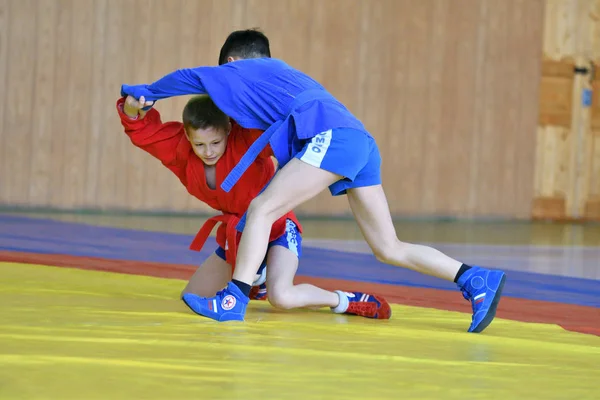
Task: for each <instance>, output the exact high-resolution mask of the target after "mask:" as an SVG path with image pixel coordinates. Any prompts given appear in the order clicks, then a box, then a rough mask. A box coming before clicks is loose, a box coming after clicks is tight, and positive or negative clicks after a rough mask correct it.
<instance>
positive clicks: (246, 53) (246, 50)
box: [219, 28, 271, 65]
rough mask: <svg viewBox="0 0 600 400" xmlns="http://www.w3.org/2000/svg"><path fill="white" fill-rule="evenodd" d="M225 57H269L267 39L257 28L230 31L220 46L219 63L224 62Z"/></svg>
mask: <svg viewBox="0 0 600 400" xmlns="http://www.w3.org/2000/svg"><path fill="white" fill-rule="evenodd" d="M227 57H240V58H244V59H246V58H263V57H269V58H270V57H271V48H270V47H269V39H268V38H267V37H266V36H265V34H264V33H262V32H261V31H260V30H258V28H252V29H245V30H240V31H235V32H232V33H230V34H229V36H228V37H227V39H226V40H225V43H224V44H223V47H221V53H220V54H219V65H223V64H226V63H227Z"/></svg>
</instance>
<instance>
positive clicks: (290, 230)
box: [215, 219, 302, 267]
mask: <svg viewBox="0 0 600 400" xmlns="http://www.w3.org/2000/svg"><path fill="white" fill-rule="evenodd" d="M273 246H283V247H285V248H286V249H288V250H291V251H292V252H293V253H294V254H295V255H296V256H298V258H300V256H301V255H302V234H301V233H300V232H298V227H297V226H296V224H295V223H294V221H292V220H291V219H288V220H286V221H285V233H284V234H283V235H281V236H280V237H278V238H277V239H275V240H273V241H272V242H269V247H268V248H267V249H270V248H271V247H273ZM215 254H216V255H217V256H219V257H220V258H221V259H222V260H223V261H225V250H224V249H223V248H222V247H221V246H219V247H217V250H215ZM266 263H267V256H266V255H265V259H264V260H263V262H262V265H261V267H262V266H263V265H265V264H266Z"/></svg>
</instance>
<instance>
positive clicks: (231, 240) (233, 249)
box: [190, 214, 240, 268]
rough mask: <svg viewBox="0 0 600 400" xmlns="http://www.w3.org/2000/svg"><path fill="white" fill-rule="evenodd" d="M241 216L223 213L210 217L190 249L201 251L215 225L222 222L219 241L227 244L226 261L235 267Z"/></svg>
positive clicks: (218, 232) (218, 231) (218, 236)
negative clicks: (238, 226) (238, 225)
mask: <svg viewBox="0 0 600 400" xmlns="http://www.w3.org/2000/svg"><path fill="white" fill-rule="evenodd" d="M239 221H240V218H239V217H238V216H237V215H234V214H222V215H216V216H214V217H212V218H209V219H208V220H207V221H206V222H205V223H204V225H202V228H200V230H199V231H198V233H197V234H196V237H194V240H193V241H192V244H190V249H191V250H194V251H200V250H201V249H202V247H203V246H204V243H206V239H208V237H209V236H210V233H211V232H212V230H213V228H214V227H215V225H217V224H218V223H221V226H219V229H218V230H217V243H219V244H220V243H223V244H224V246H225V248H224V249H225V261H226V262H227V263H228V264H230V265H231V266H232V268H235V257H236V255H237V237H238V231H237V229H236V226H237V224H238V222H239Z"/></svg>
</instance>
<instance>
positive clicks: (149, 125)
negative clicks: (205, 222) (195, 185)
mask: <svg viewBox="0 0 600 400" xmlns="http://www.w3.org/2000/svg"><path fill="white" fill-rule="evenodd" d="M124 101H125V100H124V99H123V98H121V99H119V100H118V101H117V112H118V113H119V117H120V118H121V125H123V128H124V129H125V133H126V134H127V136H129V139H130V140H131V142H132V143H133V144H134V145H135V146H136V147H139V148H140V149H142V150H144V151H145V152H147V153H149V154H151V155H152V156H153V157H154V158H157V159H158V160H160V162H162V164H163V165H164V166H165V167H167V168H169V169H170V170H171V171H173V173H175V175H177V176H178V177H179V178H180V179H185V168H186V166H187V162H188V158H189V154H190V149H191V148H190V144H189V141H188V140H187V137H186V136H185V130H184V128H183V124H182V123H180V122H167V123H162V121H161V119H160V113H159V112H158V111H157V110H156V109H154V108H152V109H150V110H149V111H148V112H147V113H146V115H145V116H144V118H140V117H138V118H136V119H133V118H130V117H129V116H127V115H126V114H125V113H124V112H123V103H124Z"/></svg>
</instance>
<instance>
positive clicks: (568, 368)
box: [0, 263, 600, 400]
mask: <svg viewBox="0 0 600 400" xmlns="http://www.w3.org/2000/svg"><path fill="white" fill-rule="evenodd" d="M0 276H1V279H0V304H1V307H0V325H1V326H0V399H63V400H64V399H78V400H87V399H192V398H193V399H244V400H253V399H282V400H285V399H461V400H464V399H525V398H528V399H578V400H579V399H598V398H600V389H599V386H598V382H599V381H600V338H598V337H595V336H591V335H583V334H578V333H572V332H567V331H564V330H563V329H562V328H560V327H558V326H553V325H539V324H526V323H519V322H513V321H505V320H496V321H494V323H493V324H492V325H491V326H490V328H489V329H488V330H487V331H486V332H485V333H484V334H481V335H474V334H467V333H465V332H463V331H464V330H465V329H466V328H467V326H468V323H469V321H468V320H469V316H468V315H466V314H460V313H453V312H447V311H439V310H432V309H423V308H417V307H406V306H394V308H393V312H394V315H393V316H392V320H390V321H372V320H367V319H363V318H359V317H350V316H340V315H333V314H331V313H330V312H329V311H328V310H322V311H318V312H314V311H290V312H283V311H277V310H275V309H273V308H272V307H271V306H270V305H269V304H267V303H264V302H253V303H252V304H251V306H250V309H249V312H248V314H247V321H246V322H245V323H235V322H234V323H216V322H213V321H210V320H207V319H204V318H201V317H199V316H197V315H195V314H192V313H191V312H188V311H187V309H186V308H185V306H184V305H183V303H181V302H180V301H178V293H179V291H180V290H181V288H182V287H183V282H181V281H177V280H168V279H159V278H151V277H142V276H132V275H121V274H113V273H104V272H96V271H84V270H75V269H67V268H57V267H46V266H37V265H24V264H11V263H0Z"/></svg>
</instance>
